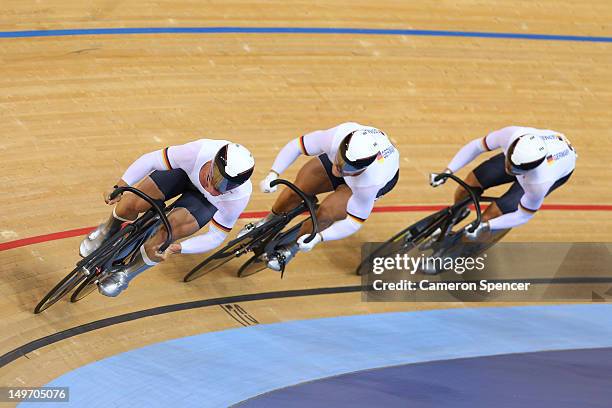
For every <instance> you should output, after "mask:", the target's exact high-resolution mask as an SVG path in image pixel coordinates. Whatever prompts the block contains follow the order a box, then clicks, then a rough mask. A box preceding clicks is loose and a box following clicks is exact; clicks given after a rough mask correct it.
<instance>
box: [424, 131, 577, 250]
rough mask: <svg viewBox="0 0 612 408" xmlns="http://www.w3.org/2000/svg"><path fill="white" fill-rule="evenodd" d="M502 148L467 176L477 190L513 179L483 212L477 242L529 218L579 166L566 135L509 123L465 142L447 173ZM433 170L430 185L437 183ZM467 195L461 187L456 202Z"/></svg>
mask: <svg viewBox="0 0 612 408" xmlns="http://www.w3.org/2000/svg"><path fill="white" fill-rule="evenodd" d="M496 149H502V153H499V154H497V155H495V156H493V157H492V158H490V159H489V160H487V161H485V162H483V163H482V164H480V165H479V166H478V167H476V169H474V171H473V172H471V173H470V174H469V175H468V176H467V177H466V179H465V181H466V183H467V184H468V185H469V186H471V187H472V188H473V189H475V190H476V192H478V193H482V191H484V190H486V189H487V188H490V187H493V186H498V185H501V184H506V183H512V186H511V187H510V189H508V191H507V192H506V193H505V194H504V195H502V196H501V197H500V198H498V199H497V200H496V201H495V202H494V203H492V205H490V206H489V207H488V208H487V210H486V211H485V212H484V214H483V221H484V222H483V223H482V224H481V225H480V227H479V228H478V229H477V230H476V231H474V232H473V233H467V232H466V236H467V237H468V238H469V239H472V240H475V239H478V237H479V236H481V235H483V234H484V233H486V232H487V231H492V232H495V231H499V232H502V231H503V232H504V233H505V232H507V231H508V230H509V229H511V228H514V227H517V226H519V225H522V224H524V223H526V222H527V221H529V220H530V219H531V218H532V217H533V215H534V214H535V212H536V211H537V210H538V209H539V208H540V206H541V205H542V203H543V201H544V198H545V197H546V196H547V195H548V194H550V193H551V192H552V191H553V190H555V189H556V188H558V187H560V186H561V185H563V184H564V183H565V182H566V181H567V180H569V178H570V177H571V175H572V172H573V171H574V168H575V167H576V158H577V154H576V152H575V150H574V148H573V147H572V145H571V143H570V142H569V141H568V139H567V138H566V137H565V136H564V135H563V134H561V133H559V132H556V131H554V130H548V129H535V128H530V127H521V126H509V127H505V128H503V129H500V130H496V131H494V132H491V133H489V134H488V135H487V136H485V137H484V138H479V139H475V140H472V141H471V142H469V143H468V144H466V145H465V146H463V147H462V148H461V149H460V150H459V152H458V153H457V154H456V155H455V157H454V158H453V159H452V160H451V162H450V163H449V164H448V166H447V168H446V170H444V172H447V173H455V172H457V171H458V170H460V169H461V168H463V167H464V166H466V165H467V164H469V163H470V162H472V161H473V160H474V159H475V158H476V157H478V156H479V155H480V154H482V153H484V152H487V151H491V150H496ZM436 175H437V173H434V174H432V175H431V176H430V184H431V185H432V186H434V187H437V186H439V185H440V184H442V183H443V182H444V180H436V179H435V176H436ZM466 196H467V192H466V191H465V190H464V189H463V188H461V187H459V188H458V189H457V191H456V193H455V202H457V201H459V200H461V199H463V198H464V197H466Z"/></svg>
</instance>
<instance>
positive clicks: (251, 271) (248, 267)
mask: <svg viewBox="0 0 612 408" xmlns="http://www.w3.org/2000/svg"><path fill="white" fill-rule="evenodd" d="M267 267H268V263H267V262H265V261H262V260H261V259H260V255H253V256H252V257H250V258H249V260H248V261H246V262H245V263H244V264H242V266H241V267H240V269H238V274H237V276H238V277H239V278H246V277H247V276H252V275H255V274H256V273H259V272H261V271H263V270H264V269H266V268H267Z"/></svg>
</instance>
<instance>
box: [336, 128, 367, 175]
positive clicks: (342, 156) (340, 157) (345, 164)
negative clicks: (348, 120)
mask: <svg viewBox="0 0 612 408" xmlns="http://www.w3.org/2000/svg"><path fill="white" fill-rule="evenodd" d="M353 133H355V132H352V133H349V134H348V136H347V137H346V138H345V139H344V140H343V141H342V143H340V146H338V152H337V153H336V158H335V160H334V161H335V164H336V166H337V167H338V170H339V171H340V173H341V174H342V175H352V174H355V173H359V172H360V171H362V170H364V169H365V168H366V167H368V166H369V165H370V164H372V163H373V162H374V160H376V157H377V155H378V154H375V155H373V156H370V157H365V158H363V159H357V160H353V161H351V160H349V159H348V158H347V156H346V154H347V150H348V147H349V143H350V141H351V137H352V136H353Z"/></svg>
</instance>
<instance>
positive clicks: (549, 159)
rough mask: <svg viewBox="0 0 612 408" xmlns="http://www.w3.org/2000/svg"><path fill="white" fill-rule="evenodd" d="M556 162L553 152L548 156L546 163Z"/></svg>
mask: <svg viewBox="0 0 612 408" xmlns="http://www.w3.org/2000/svg"><path fill="white" fill-rule="evenodd" d="M554 162H555V158H554V157H553V155H552V154H549V155H548V156H546V163H548V164H553V163H554Z"/></svg>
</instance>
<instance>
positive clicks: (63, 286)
mask: <svg viewBox="0 0 612 408" xmlns="http://www.w3.org/2000/svg"><path fill="white" fill-rule="evenodd" d="M81 270H82V268H81V267H77V268H75V269H73V270H72V272H70V273H69V274H68V275H66V276H65V277H64V278H63V279H62V280H61V281H59V283H58V284H57V285H55V286H54V287H53V289H51V290H50V291H49V292H48V293H47V294H46V295H45V296H44V297H43V298H42V299H41V300H40V302H38V304H37V305H36V307H35V308H34V314H39V313H40V312H42V311H44V310H47V309H48V308H49V307H51V306H52V305H54V304H55V303H56V302H57V301H58V300H60V299H61V298H63V297H64V296H65V295H66V294H67V293H68V292H70V291H71V290H72V289H74V288H75V287H77V286H78V285H79V284H80V283H81V282H82V281H83V280H85V279H87V275H85V274H84V273H81Z"/></svg>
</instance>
